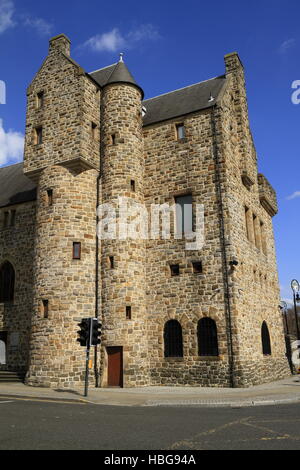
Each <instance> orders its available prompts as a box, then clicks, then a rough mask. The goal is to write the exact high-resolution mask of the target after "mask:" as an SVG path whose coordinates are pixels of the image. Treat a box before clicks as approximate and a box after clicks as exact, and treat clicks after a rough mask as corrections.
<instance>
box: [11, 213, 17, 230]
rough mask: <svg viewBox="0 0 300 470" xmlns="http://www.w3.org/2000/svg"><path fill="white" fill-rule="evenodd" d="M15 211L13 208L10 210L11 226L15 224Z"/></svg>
mask: <svg viewBox="0 0 300 470" xmlns="http://www.w3.org/2000/svg"><path fill="white" fill-rule="evenodd" d="M16 213H17V211H16V210H15V209H13V210H11V211H10V222H9V225H10V226H11V227H14V226H15V225H16Z"/></svg>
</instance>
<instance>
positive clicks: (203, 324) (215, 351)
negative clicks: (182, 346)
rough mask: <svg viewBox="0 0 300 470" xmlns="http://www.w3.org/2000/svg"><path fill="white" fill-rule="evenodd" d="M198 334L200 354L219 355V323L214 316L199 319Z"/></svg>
mask: <svg viewBox="0 0 300 470" xmlns="http://www.w3.org/2000/svg"><path fill="white" fill-rule="evenodd" d="M197 336H198V354H199V356H207V357H210V356H211V357H213V356H219V346H218V331H217V325H216V322H215V321H214V320H213V319H212V318H201V320H199V322H198V331H197Z"/></svg>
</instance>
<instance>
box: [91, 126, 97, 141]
mask: <svg viewBox="0 0 300 470" xmlns="http://www.w3.org/2000/svg"><path fill="white" fill-rule="evenodd" d="M91 127H92V137H93V139H94V140H96V139H97V124H96V123H95V122H92V123H91Z"/></svg>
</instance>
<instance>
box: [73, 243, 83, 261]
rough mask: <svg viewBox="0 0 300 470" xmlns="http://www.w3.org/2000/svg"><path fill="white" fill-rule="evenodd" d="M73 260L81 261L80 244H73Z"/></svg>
mask: <svg viewBox="0 0 300 470" xmlns="http://www.w3.org/2000/svg"><path fill="white" fill-rule="evenodd" d="M73 259H81V243H79V242H74V243H73Z"/></svg>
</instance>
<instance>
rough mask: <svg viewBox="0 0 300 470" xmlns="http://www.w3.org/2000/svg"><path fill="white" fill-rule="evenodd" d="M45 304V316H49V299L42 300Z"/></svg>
mask: <svg viewBox="0 0 300 470" xmlns="http://www.w3.org/2000/svg"><path fill="white" fill-rule="evenodd" d="M42 304H43V317H44V318H49V300H42Z"/></svg>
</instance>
